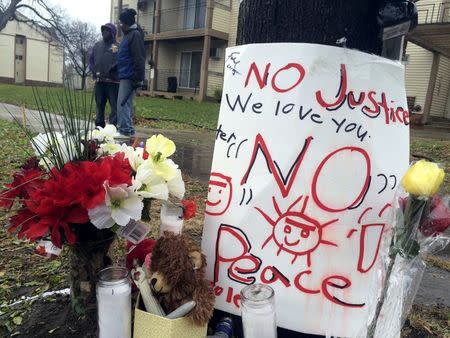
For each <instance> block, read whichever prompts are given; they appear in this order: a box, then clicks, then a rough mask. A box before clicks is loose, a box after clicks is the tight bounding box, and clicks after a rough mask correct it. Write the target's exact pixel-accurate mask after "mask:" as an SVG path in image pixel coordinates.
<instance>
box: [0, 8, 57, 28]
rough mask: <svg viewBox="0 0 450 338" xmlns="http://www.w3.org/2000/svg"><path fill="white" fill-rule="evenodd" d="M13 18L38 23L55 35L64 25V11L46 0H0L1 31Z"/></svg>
mask: <svg viewBox="0 0 450 338" xmlns="http://www.w3.org/2000/svg"><path fill="white" fill-rule="evenodd" d="M12 20H15V21H18V22H27V23H31V24H34V25H37V26H39V27H40V28H41V29H44V30H47V31H48V32H49V33H50V34H52V35H53V34H54V32H57V31H59V30H60V29H61V27H62V23H63V22H64V12H63V11H62V10H61V9H60V8H59V7H56V6H51V5H49V4H48V1H46V0H0V31H2V30H3V29H4V28H5V27H6V25H7V24H8V21H12Z"/></svg>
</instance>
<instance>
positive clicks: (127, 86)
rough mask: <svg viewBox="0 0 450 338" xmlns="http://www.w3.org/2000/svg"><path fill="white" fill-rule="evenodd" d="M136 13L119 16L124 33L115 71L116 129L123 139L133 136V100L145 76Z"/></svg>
mask: <svg viewBox="0 0 450 338" xmlns="http://www.w3.org/2000/svg"><path fill="white" fill-rule="evenodd" d="M135 16H136V11H135V10H134V9H127V10H125V11H124V12H123V13H122V14H120V16H119V20H120V27H121V29H122V31H123V33H124V36H123V40H122V42H121V43H120V46H119V53H118V57H117V66H118V67H117V69H118V73H119V79H120V86H119V96H118V105H119V106H118V115H117V122H118V126H117V127H118V129H119V133H120V134H121V135H122V136H125V137H131V136H133V135H134V127H133V120H132V109H133V98H134V95H135V91H136V89H137V88H139V87H141V86H142V81H143V80H144V75H145V47H144V36H143V33H142V31H141V30H140V29H139V27H138V25H137V24H136V19H135Z"/></svg>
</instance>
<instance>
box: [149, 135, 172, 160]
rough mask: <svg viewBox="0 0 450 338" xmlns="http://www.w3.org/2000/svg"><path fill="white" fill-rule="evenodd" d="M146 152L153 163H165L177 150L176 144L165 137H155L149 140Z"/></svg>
mask: <svg viewBox="0 0 450 338" xmlns="http://www.w3.org/2000/svg"><path fill="white" fill-rule="evenodd" d="M145 150H146V151H147V153H148V154H149V155H150V157H151V158H152V160H153V161H156V162H158V161H164V160H165V159H166V158H168V157H169V156H171V155H172V154H173V153H174V152H175V150H176V147H175V143H173V141H172V140H169V139H168V138H167V137H164V136H163V135H153V136H152V137H151V138H149V139H148V140H147V143H146V145H145Z"/></svg>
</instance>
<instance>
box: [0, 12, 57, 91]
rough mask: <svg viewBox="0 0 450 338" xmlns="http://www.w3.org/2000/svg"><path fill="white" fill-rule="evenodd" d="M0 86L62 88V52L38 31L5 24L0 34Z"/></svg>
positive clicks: (17, 23) (24, 26)
mask: <svg viewBox="0 0 450 338" xmlns="http://www.w3.org/2000/svg"><path fill="white" fill-rule="evenodd" d="M0 51H1V52H0V82H5V83H17V84H27V85H62V83H63V70H64V50H63V47H62V46H61V45H60V43H59V42H58V41H56V40H55V39H53V38H52V37H51V36H49V35H48V34H47V33H46V32H44V31H43V30H41V29H39V28H38V27H36V26H34V25H31V24H28V23H24V22H18V21H15V20H13V21H8V24H7V25H6V27H5V28H4V29H3V30H2V31H1V32H0Z"/></svg>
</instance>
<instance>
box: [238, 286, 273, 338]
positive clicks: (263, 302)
mask: <svg viewBox="0 0 450 338" xmlns="http://www.w3.org/2000/svg"><path fill="white" fill-rule="evenodd" d="M241 314H242V326H243V329H244V337H245V338H276V337H277V320H276V314H275V292H274V291H273V289H272V288H271V287H270V286H268V285H264V284H254V285H249V286H246V287H245V288H243V289H242V291H241Z"/></svg>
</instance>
